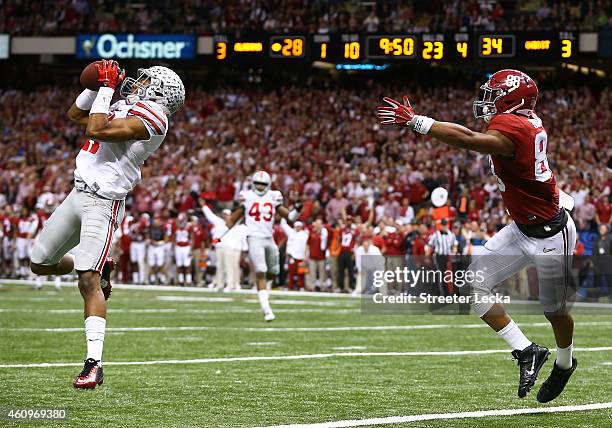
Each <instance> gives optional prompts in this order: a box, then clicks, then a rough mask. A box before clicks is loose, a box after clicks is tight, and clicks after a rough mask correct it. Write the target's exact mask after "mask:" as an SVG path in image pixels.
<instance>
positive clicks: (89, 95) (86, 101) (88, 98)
mask: <svg viewBox="0 0 612 428" xmlns="http://www.w3.org/2000/svg"><path fill="white" fill-rule="evenodd" d="M97 96H98V92H97V91H92V90H91V89H85V90H84V91H83V92H81V93H80V94H79V96H78V97H77V99H76V101H75V102H74V104H75V105H76V106H77V108H79V109H80V110H85V111H87V110H89V109H91V105H92V104H93V102H94V100H95V99H96V97H97Z"/></svg>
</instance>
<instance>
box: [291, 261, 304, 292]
mask: <svg viewBox="0 0 612 428" xmlns="http://www.w3.org/2000/svg"><path fill="white" fill-rule="evenodd" d="M301 262H302V261H301V260H297V259H293V258H291V259H289V272H288V276H289V280H288V281H287V287H288V288H289V290H293V283H294V281H295V277H296V276H297V280H298V287H299V288H300V290H302V289H304V279H305V277H306V275H305V274H303V273H298V267H299V265H300V263H301Z"/></svg>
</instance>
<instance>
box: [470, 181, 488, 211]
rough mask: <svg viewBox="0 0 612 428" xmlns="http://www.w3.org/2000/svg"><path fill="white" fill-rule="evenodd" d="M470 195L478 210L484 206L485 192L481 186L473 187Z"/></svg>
mask: <svg viewBox="0 0 612 428" xmlns="http://www.w3.org/2000/svg"><path fill="white" fill-rule="evenodd" d="M470 196H471V197H472V199H473V200H474V202H476V208H478V209H479V210H481V209H483V208H484V206H485V201H486V200H487V192H486V191H485V189H484V188H483V187H482V186H480V187H477V188H475V189H473V190H472V191H471V192H470Z"/></svg>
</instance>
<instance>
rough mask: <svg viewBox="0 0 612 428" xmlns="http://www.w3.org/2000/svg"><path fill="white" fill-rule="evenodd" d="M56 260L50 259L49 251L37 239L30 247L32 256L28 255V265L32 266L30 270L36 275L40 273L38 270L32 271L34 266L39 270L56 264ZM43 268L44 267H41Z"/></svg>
mask: <svg viewBox="0 0 612 428" xmlns="http://www.w3.org/2000/svg"><path fill="white" fill-rule="evenodd" d="M57 263H58V262H57V261H53V260H51V257H50V255H49V252H48V251H46V249H45V248H44V247H43V246H42V245H41V244H40V242H39V241H37V242H36V243H35V244H34V247H33V248H32V256H31V257H30V267H32V272H34V273H35V274H37V275H40V274H39V273H38V272H35V271H34V268H33V267H34V266H36V269H38V270H40V269H41V268H44V267H46V266H52V265H56V264H57ZM43 270H44V269H43Z"/></svg>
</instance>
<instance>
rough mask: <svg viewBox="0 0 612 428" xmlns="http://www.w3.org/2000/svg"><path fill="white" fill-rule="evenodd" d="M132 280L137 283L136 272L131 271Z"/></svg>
mask: <svg viewBox="0 0 612 428" xmlns="http://www.w3.org/2000/svg"><path fill="white" fill-rule="evenodd" d="M132 282H133V283H135V284H137V283H138V272H133V273H132Z"/></svg>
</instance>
